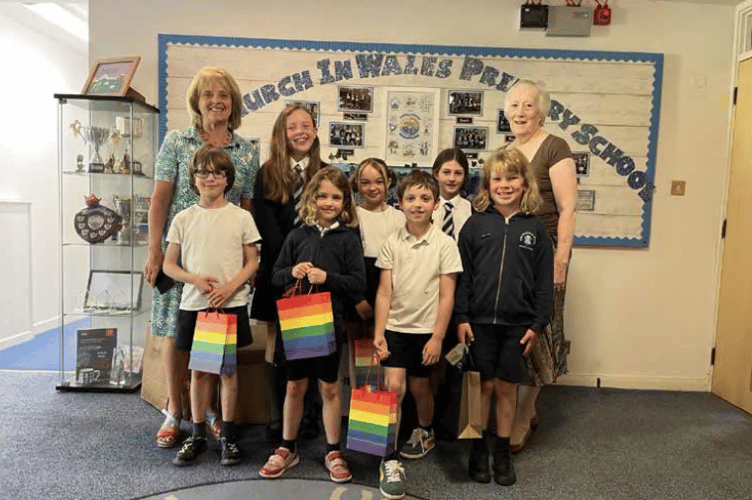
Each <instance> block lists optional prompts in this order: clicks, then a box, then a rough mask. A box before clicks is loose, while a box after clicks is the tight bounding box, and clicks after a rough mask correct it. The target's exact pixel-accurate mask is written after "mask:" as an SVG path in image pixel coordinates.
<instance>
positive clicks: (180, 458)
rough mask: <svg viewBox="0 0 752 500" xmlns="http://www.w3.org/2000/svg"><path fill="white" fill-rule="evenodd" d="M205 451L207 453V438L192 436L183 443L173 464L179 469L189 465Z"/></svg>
mask: <svg viewBox="0 0 752 500" xmlns="http://www.w3.org/2000/svg"><path fill="white" fill-rule="evenodd" d="M204 451H206V438H203V437H194V436H191V437H189V438H188V439H186V440H185V441H183V445H182V446H181V447H180V450H179V451H178V454H177V455H176V456H175V459H174V460H173V461H172V463H173V465H176V466H178V467H183V466H185V465H189V464H190V463H191V462H193V461H194V460H196V459H197V458H198V456H199V455H201V453H203V452H204Z"/></svg>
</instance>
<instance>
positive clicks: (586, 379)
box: [556, 373, 710, 392]
mask: <svg viewBox="0 0 752 500" xmlns="http://www.w3.org/2000/svg"><path fill="white" fill-rule="evenodd" d="M599 381H600V385H599ZM556 383H557V384H559V385H572V386H583V387H599V386H600V387H610V388H612V389H640V390H648V391H699V392H709V391H710V376H709V375H708V376H707V377H649V376H645V377H641V376H634V375H589V374H581V373H567V374H566V375H563V376H562V377H560V378H559V379H558V380H557V381H556Z"/></svg>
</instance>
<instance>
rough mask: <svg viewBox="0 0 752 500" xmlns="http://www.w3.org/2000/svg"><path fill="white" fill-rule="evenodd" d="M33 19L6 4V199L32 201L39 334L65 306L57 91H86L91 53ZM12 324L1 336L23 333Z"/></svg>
mask: <svg viewBox="0 0 752 500" xmlns="http://www.w3.org/2000/svg"><path fill="white" fill-rule="evenodd" d="M25 16H28V17H25ZM32 17H33V14H31V13H29V12H26V11H25V10H24V8H23V7H22V6H20V4H8V3H0V33H2V35H1V36H0V54H2V55H3V63H2V66H3V77H2V78H0V95H2V96H3V99H2V102H3V113H2V115H3V118H2V120H0V138H2V139H0V176H1V177H2V182H0V199H3V200H16V201H24V202H30V203H31V221H32V230H31V266H32V273H33V277H32V301H33V304H34V305H33V317H32V321H33V323H34V328H33V330H34V332H33V333H38V332H39V331H44V330H46V329H49V328H51V327H54V326H55V325H56V324H57V317H58V311H59V308H60V301H59V298H58V297H59V290H58V288H59V285H58V283H59V256H58V252H59V241H60V229H59V226H60V225H59V215H58V214H59V210H58V201H57V198H58V191H57V177H56V176H57V123H56V122H57V106H56V104H57V103H56V101H55V100H54V99H53V97H52V95H53V94H54V93H66V92H68V93H78V92H80V91H81V88H82V87H83V84H84V82H85V81H86V76H87V74H88V55H87V50H86V46H85V44H84V43H83V42H81V44H80V46H79V47H76V46H75V45H71V44H67V43H64V42H63V41H61V38H55V39H53V38H51V37H50V35H51V34H52V33H54V31H55V30H54V29H53V27H52V25H49V26H47V29H46V30H44V29H34V28H31V27H29V26H31V25H34V23H31V22H29V23H27V22H24V21H25V20H31V18H32ZM36 26H44V25H43V24H39V23H37V24H36ZM0 230H2V231H4V232H12V231H13V230H14V228H13V227H2V228H0ZM2 265H3V266H8V265H12V263H11V262H3V263H2ZM16 293H18V291H17V290H13V289H10V288H8V287H0V301H2V302H4V303H7V302H9V301H10V300H11V298H12V297H13V296H14V294H16ZM7 326H8V323H7V322H3V325H2V326H0V341H1V340H2V339H3V338H5V337H8V336H13V335H14V334H17V333H19V332H14V331H8V330H7V328H6V327H7Z"/></svg>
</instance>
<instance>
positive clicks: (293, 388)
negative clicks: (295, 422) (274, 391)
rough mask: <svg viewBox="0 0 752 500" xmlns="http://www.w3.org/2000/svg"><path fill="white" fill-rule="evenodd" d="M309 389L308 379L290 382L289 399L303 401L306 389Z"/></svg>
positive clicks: (288, 385) (288, 388) (288, 386)
mask: <svg viewBox="0 0 752 500" xmlns="http://www.w3.org/2000/svg"><path fill="white" fill-rule="evenodd" d="M307 388H308V379H301V380H288V381H287V397H288V398H291V399H300V400H302V399H303V396H305V392H306V389H307Z"/></svg>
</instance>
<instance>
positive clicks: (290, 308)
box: [277, 292, 337, 359]
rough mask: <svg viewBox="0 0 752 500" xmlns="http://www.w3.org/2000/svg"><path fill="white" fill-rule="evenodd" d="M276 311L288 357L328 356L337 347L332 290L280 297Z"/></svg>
mask: <svg viewBox="0 0 752 500" xmlns="http://www.w3.org/2000/svg"><path fill="white" fill-rule="evenodd" d="M277 311H278V312H279V325H280V329H281V330H282V343H283V345H284V347H285V356H286V357H287V359H302V358H316V357H319V356H328V355H329V354H332V353H333V352H334V351H336V350H337V344H336V340H335V336H334V315H333V314H332V299H331V295H330V294H329V292H322V293H312V294H307V295H296V296H294V297H290V298H287V299H280V300H278V301H277Z"/></svg>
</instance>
